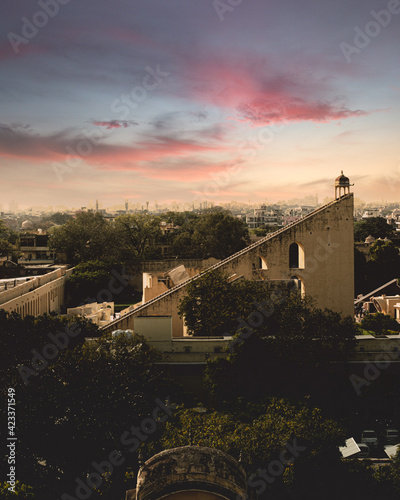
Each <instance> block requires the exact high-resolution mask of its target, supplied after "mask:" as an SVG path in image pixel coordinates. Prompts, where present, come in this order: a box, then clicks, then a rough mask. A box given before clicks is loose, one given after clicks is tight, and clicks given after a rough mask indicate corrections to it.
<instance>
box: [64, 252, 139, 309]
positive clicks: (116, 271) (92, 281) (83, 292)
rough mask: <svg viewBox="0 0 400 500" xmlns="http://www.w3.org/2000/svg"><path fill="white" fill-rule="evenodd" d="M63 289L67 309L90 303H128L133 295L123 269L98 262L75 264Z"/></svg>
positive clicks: (119, 266)
mask: <svg viewBox="0 0 400 500" xmlns="http://www.w3.org/2000/svg"><path fill="white" fill-rule="evenodd" d="M65 287H66V288H65V290H66V294H67V303H68V307H76V306H78V305H81V304H84V303H91V302H119V303H124V302H125V303H128V302H132V300H133V299H132V295H133V294H134V287H133V286H132V285H131V284H130V276H129V275H127V274H126V273H125V269H124V268H123V267H121V265H113V264H111V263H108V262H102V261H100V260H95V261H88V262H82V263H80V264H77V265H76V266H75V267H74V272H73V274H72V275H71V276H70V277H69V279H68V280H67V282H66V285H65Z"/></svg>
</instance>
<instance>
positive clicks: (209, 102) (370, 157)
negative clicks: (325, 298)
mask: <svg viewBox="0 0 400 500" xmlns="http://www.w3.org/2000/svg"><path fill="white" fill-rule="evenodd" d="M0 11H1V17H0V30H1V35H2V36H1V39H0V75H1V76H0V106H1V116H0V167H1V184H0V186H1V188H0V195H1V198H0V202H1V205H2V210H3V211H4V210H6V209H7V208H8V207H9V205H10V203H11V204H12V203H14V202H15V203H18V206H19V208H20V209H26V208H27V207H29V206H48V205H53V206H57V205H59V206H60V205H65V206H69V207H81V206H86V205H87V203H88V200H90V199H93V200H95V199H99V200H101V201H102V203H103V205H104V206H112V205H117V204H120V203H123V201H124V200H125V199H129V200H132V203H139V204H143V205H145V204H146V201H151V202H152V200H158V202H159V203H160V204H163V203H171V202H173V201H175V200H181V202H182V203H185V202H186V203H192V202H193V201H195V200H196V201H198V202H203V201H208V202H210V203H214V204H219V203H228V202H230V201H237V202H241V203H248V202H249V201H251V202H252V203H253V202H254V203H262V202H263V201H264V200H268V202H270V203H276V202H277V201H278V200H288V199H292V198H304V197H306V196H309V195H313V196H315V195H318V199H319V200H320V201H322V200H324V199H325V198H326V197H330V198H333V194H334V190H333V183H334V179H335V177H337V176H338V175H339V174H340V171H341V170H344V173H345V175H347V176H348V177H349V178H350V180H351V182H352V183H354V184H355V186H354V188H352V190H353V191H354V192H355V195H356V196H357V197H359V198H361V199H363V200H365V201H366V202H367V203H368V202H376V203H381V202H382V201H383V200H385V201H388V202H396V201H397V200H398V193H399V192H400V147H399V146H398V144H399V141H398V124H399V118H400V103H399V97H400V73H399V69H398V64H397V61H398V47H399V42H400V29H399V27H400V26H399V25H400V1H398V0H389V1H387V2H378V1H377V0H365V1H364V2H356V1H355V0H353V1H347V2H344V1H341V2H331V1H328V0H319V1H316V0H300V1H299V0H288V1H286V2H272V0H271V1H265V2H252V1H249V0H243V1H241V2H240V1H237V0H235V1H232V0H207V1H204V2H199V1H198V0H169V1H168V2H165V1H164V0H163V1H161V0H147V1H146V2H137V1H136V2H135V1H130V2H128V1H126V0H116V1H115V2H109V1H108V0H86V1H85V2H66V1H65V0H64V1H63V2H61V0H60V2H58V1H57V0H54V1H38V2H28V1H26V0H24V1H20V2H18V3H16V2H11V3H10V2H8V3H7V5H6V4H3V5H2V6H1V7H0Z"/></svg>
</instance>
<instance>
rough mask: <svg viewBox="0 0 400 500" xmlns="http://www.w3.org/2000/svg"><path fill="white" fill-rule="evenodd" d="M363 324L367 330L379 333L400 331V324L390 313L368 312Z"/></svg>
mask: <svg viewBox="0 0 400 500" xmlns="http://www.w3.org/2000/svg"><path fill="white" fill-rule="evenodd" d="M361 326H362V328H364V329H365V330H368V331H372V332H375V333H377V334H378V335H385V334H387V333H389V332H390V331H391V332H396V333H397V332H400V324H399V323H398V322H397V321H396V320H395V319H394V318H392V317H391V316H389V315H388V314H383V313H376V314H368V315H367V316H365V318H363V320H362V321H361Z"/></svg>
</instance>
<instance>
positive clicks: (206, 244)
mask: <svg viewBox="0 0 400 500" xmlns="http://www.w3.org/2000/svg"><path fill="white" fill-rule="evenodd" d="M249 242H250V238H249V231H248V229H247V226H246V224H245V223H244V222H243V221H241V220H240V219H237V218H236V217H233V216H232V215H231V214H230V212H228V211H227V210H222V209H210V210H209V211H206V212H205V213H204V214H203V215H202V216H201V217H200V218H199V220H198V221H197V223H196V224H195V226H194V232H193V236H192V244H193V245H194V246H195V248H196V249H197V251H198V252H199V255H200V256H201V257H202V258H205V257H215V258H217V259H224V258H225V257H228V256H229V255H232V254H233V253H235V252H238V251H239V250H241V249H242V248H245V246H246V245H247V244H248V243H249Z"/></svg>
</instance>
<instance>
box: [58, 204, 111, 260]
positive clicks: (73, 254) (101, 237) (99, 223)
mask: <svg viewBox="0 0 400 500" xmlns="http://www.w3.org/2000/svg"><path fill="white" fill-rule="evenodd" d="M49 246H50V247H51V248H52V249H53V250H55V251H56V252H57V253H65V254H66V255H67V260H68V263H70V264H78V263H79V262H85V261H88V260H96V259H101V260H108V261H115V257H116V252H117V245H116V238H115V230H114V227H113V226H112V225H111V224H110V223H109V222H108V221H107V220H106V219H105V218H104V217H103V216H102V215H101V214H100V213H98V212H80V213H78V214H77V215H76V217H75V218H74V219H72V220H69V221H68V222H67V223H66V224H64V225H63V226H55V227H53V228H51V229H50V231H49Z"/></svg>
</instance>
